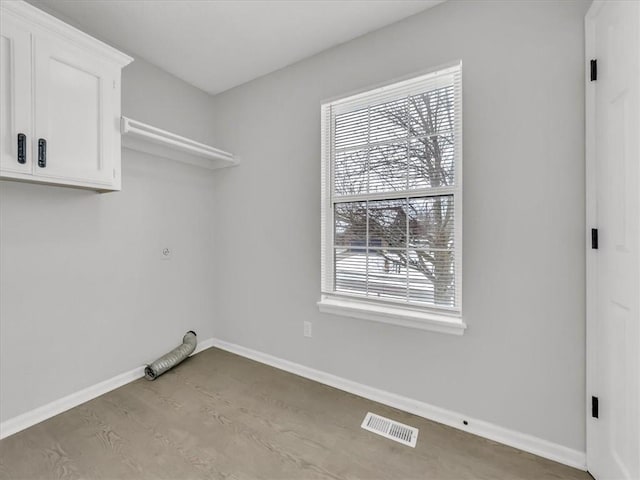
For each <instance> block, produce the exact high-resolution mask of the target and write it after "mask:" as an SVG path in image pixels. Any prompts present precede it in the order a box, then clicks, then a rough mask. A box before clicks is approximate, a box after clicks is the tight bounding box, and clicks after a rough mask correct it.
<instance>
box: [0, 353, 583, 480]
mask: <svg viewBox="0 0 640 480" xmlns="http://www.w3.org/2000/svg"><path fill="white" fill-rule="evenodd" d="M368 411H371V412H374V413H378V414H381V415H384V416H387V417H391V418H393V419H396V420H398V421H400V422H402V423H406V424H409V425H413V426H415V427H418V428H419V429H420V435H419V437H418V445H417V447H416V448H415V449H413V448H410V447H406V446H403V445H401V444H398V443H395V442H392V441H390V440H387V439H385V438H382V437H379V436H377V435H375V434H373V433H370V432H367V431H365V430H362V429H361V428H360V423H361V422H362V419H363V418H364V416H365V414H366V413H367V412H368ZM0 478H2V479H12V480H17V479H36V478H46V479H50V478H70V479H72V478H85V479H99V478H101V479H144V478H149V479H181V480H185V479H192V478H194V479H195V478H197V479H200V478H206V479H284V478H287V479H321V478H322V479H357V478H360V479H455V480H461V479H492V480H493V479H509V480H511V479H590V478H591V477H590V476H589V475H588V474H587V473H585V472H581V471H578V470H575V469H572V468H569V467H566V466H563V465H560V464H558V463H555V462H551V461H549V460H545V459H542V458H539V457H536V456H534V455H530V454H527V453H523V452H521V451H518V450H515V449H513V448H510V447H506V446H504V445H500V444H497V443H494V442H491V441H489V440H485V439H482V438H480V437H477V436H474V435H471V434H468V433H465V432H462V431H459V430H455V429H453V428H450V427H446V426H443V425H440V424H437V423H434V422H431V421H429V420H425V419H423V418H420V417H416V416H414V415H410V414H408V413H404V412H401V411H399V410H395V409H393V408H390V407H386V406H384V405H380V404H378V403H375V402H371V401H369V400H365V399H363V398H361V397H357V396H355V395H351V394H348V393H345V392H342V391H340V390H336V389H334V388H331V387H327V386H325V385H322V384H319V383H316V382H313V381H310V380H307V379H304V378H301V377H298V376H295V375H292V374H289V373H286V372H282V371H280V370H277V369H274V368H271V367H268V366H265V365H262V364H259V363H256V362H253V361H251V360H247V359H245V358H242V357H239V356H236V355H233V354H230V353H227V352H224V351H222V350H218V349H215V348H211V349H209V350H205V351H204V352H202V353H199V354H198V355H195V356H193V357H191V358H190V359H188V360H187V361H186V362H185V363H183V364H182V365H180V366H179V367H178V368H176V369H174V370H172V371H171V372H169V373H167V374H165V375H164V376H162V377H160V378H159V379H158V380H156V381H154V382H149V381H147V380H144V379H140V380H137V381H135V382H133V383H130V384H128V385H125V386H124V387H121V388H119V389H117V390H114V391H112V392H110V393H107V394H106V395H103V396H101V397H99V398H96V399H95V400H92V401H90V402H88V403H85V404H83V405H81V406H79V407H76V408H74V409H72V410H69V411H67V412H65V413H63V414H60V415H58V416H56V417H54V418H51V419H49V420H47V421H45V422H43V423H40V424H38V425H35V426H34V427H31V428H29V429H27V430H24V431H22V432H20V433H17V434H15V435H13V436H11V437H8V438H6V439H4V440H2V441H0Z"/></svg>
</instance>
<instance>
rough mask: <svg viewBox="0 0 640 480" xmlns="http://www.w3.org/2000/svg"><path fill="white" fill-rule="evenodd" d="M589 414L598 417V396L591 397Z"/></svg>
mask: <svg viewBox="0 0 640 480" xmlns="http://www.w3.org/2000/svg"><path fill="white" fill-rule="evenodd" d="M591 416H592V417H593V418H598V397H591Z"/></svg>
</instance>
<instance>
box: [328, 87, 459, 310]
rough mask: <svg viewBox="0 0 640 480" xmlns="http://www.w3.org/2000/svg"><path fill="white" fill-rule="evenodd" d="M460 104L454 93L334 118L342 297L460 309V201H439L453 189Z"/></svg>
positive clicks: (444, 92) (430, 93) (451, 89)
mask: <svg viewBox="0 0 640 480" xmlns="http://www.w3.org/2000/svg"><path fill="white" fill-rule="evenodd" d="M454 98H455V97H454V87H453V85H448V86H445V87H442V88H437V89H434V90H431V91H427V92H424V93H420V94H417V95H411V96H407V97H406V98H402V99H398V100H394V101H388V102H385V103H382V104H380V105H371V106H368V107H366V108H361V109H359V110H356V111H351V112H347V113H344V114H340V115H336V117H335V127H334V128H335V144H334V148H335V159H334V193H335V197H336V200H335V202H334V204H333V205H334V245H335V257H334V262H335V263H334V265H335V290H336V291H343V292H346V293H353V294H364V295H367V296H369V297H379V298H383V299H385V298H386V299H392V300H404V301H409V302H417V303H427V304H433V305H436V306H447V307H453V306H454V304H455V288H456V281H455V280H456V279H455V265H454V262H455V254H454V246H455V245H454V243H455V242H454V240H455V239H454V196H453V194H451V193H446V192H445V193H441V192H439V190H442V189H443V187H451V186H452V185H454V182H455V180H456V179H455V168H454V167H455V165H454V159H455V155H454V150H455V143H454V142H455V138H454V134H455V111H454V108H455V102H454ZM357 196H368V197H372V198H366V199H365V200H358V201H349V200H348V197H352V198H353V197H357ZM341 197H345V198H344V200H345V201H341Z"/></svg>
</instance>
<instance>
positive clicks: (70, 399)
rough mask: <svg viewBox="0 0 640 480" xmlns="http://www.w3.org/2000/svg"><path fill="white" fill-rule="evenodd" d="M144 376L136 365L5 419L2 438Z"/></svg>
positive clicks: (205, 343)
mask: <svg viewBox="0 0 640 480" xmlns="http://www.w3.org/2000/svg"><path fill="white" fill-rule="evenodd" d="M213 344H214V339H213V338H208V339H206V340H204V341H202V342H199V343H198V346H197V347H196V349H195V350H194V352H193V353H192V354H191V355H195V354H196V353H199V352H201V351H203V350H206V349H207V348H211V347H212V346H213ZM143 376H144V365H143V366H141V367H136V368H134V369H133V370H129V371H128V372H124V373H121V374H120V375H116V376H115V377H112V378H110V379H108V380H105V381H104V382H100V383H97V384H95V385H92V386H90V387H87V388H85V389H83V390H80V391H78V392H75V393H72V394H71V395H67V396H66V397H63V398H60V399H58V400H54V401H53V402H51V403H47V404H46V405H42V406H41V407H38V408H35V409H33V410H30V411H28V412H25V413H23V414H21V415H18V416H17V417H13V418H10V419H9V420H5V421H4V422H2V423H0V440H2V439H3V438H6V437H8V436H10V435H13V434H14V433H18V432H19V431H21V430H24V429H25V428H29V427H31V426H33V425H35V424H36V423H40V422H42V421H44V420H47V419H48V418H51V417H54V416H56V415H58V414H60V413H62V412H66V411H67V410H69V409H71V408H73V407H77V406H78V405H80V404H82V403H85V402H88V401H89V400H93V399H94V398H96V397H99V396H100V395H103V394H105V393H107V392H110V391H111V390H115V389H116V388H118V387H121V386H123V385H126V384H127V383H130V382H133V381H134V380H137V379H138V378H142V377H143Z"/></svg>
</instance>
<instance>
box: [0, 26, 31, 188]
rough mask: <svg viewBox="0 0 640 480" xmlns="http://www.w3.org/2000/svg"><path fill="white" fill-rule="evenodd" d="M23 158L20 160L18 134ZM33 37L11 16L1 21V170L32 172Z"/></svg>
mask: <svg viewBox="0 0 640 480" xmlns="http://www.w3.org/2000/svg"><path fill="white" fill-rule="evenodd" d="M19 134H21V135H24V136H23V137H21V138H22V147H21V150H22V152H23V155H21V156H20V158H18V135H19ZM31 140H32V136H31V35H30V33H29V31H28V30H27V29H26V28H25V27H24V26H23V25H22V24H20V23H19V22H17V21H15V20H13V18H12V17H11V16H10V15H2V18H1V19H0V170H1V171H2V174H3V176H11V174H15V173H18V174H30V173H31V167H32V163H31V158H32V156H31Z"/></svg>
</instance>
